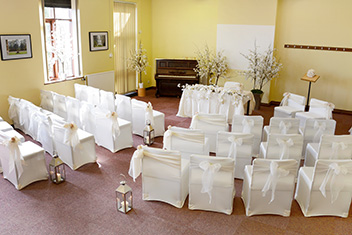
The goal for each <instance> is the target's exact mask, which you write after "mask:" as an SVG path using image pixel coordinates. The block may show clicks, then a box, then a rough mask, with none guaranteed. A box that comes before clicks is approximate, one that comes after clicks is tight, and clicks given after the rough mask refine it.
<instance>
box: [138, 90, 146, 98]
mask: <svg viewBox="0 0 352 235" xmlns="http://www.w3.org/2000/svg"><path fill="white" fill-rule="evenodd" d="M138 96H139V97H144V96H145V88H138Z"/></svg>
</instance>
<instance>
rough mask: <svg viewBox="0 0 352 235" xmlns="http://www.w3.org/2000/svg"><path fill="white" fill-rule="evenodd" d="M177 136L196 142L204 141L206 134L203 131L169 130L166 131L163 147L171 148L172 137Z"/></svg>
mask: <svg viewBox="0 0 352 235" xmlns="http://www.w3.org/2000/svg"><path fill="white" fill-rule="evenodd" d="M173 135H174V136H176V137H178V138H180V139H183V140H187V141H190V142H194V143H199V144H201V143H204V134H202V133H183V132H175V131H172V130H167V131H165V133H164V139H163V144H164V146H163V148H164V149H168V150H171V137H172V136H173Z"/></svg>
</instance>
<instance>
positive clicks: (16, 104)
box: [7, 96, 22, 129]
mask: <svg viewBox="0 0 352 235" xmlns="http://www.w3.org/2000/svg"><path fill="white" fill-rule="evenodd" d="M7 100H8V102H9V111H8V115H9V118H10V119H11V120H12V122H13V125H14V127H15V128H17V129H22V126H21V125H20V120H19V118H20V102H21V99H20V98H15V97H12V96H9V97H8V99H7Z"/></svg>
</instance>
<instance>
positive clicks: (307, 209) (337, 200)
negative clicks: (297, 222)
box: [295, 160, 352, 218]
mask: <svg viewBox="0 0 352 235" xmlns="http://www.w3.org/2000/svg"><path fill="white" fill-rule="evenodd" d="M351 186H352V161H351V160H317V161H316V164H315V167H301V168H300V170H299V174H298V181H297V188H296V194H295V199H296V201H297V202H298V204H299V206H300V207H301V210H302V212H303V214H304V216H306V217H310V216H322V215H327V216H340V217H345V218H346V217H347V216H348V212H349V209H350V205H351V198H352V187H351Z"/></svg>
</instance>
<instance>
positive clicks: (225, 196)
mask: <svg viewBox="0 0 352 235" xmlns="http://www.w3.org/2000/svg"><path fill="white" fill-rule="evenodd" d="M234 165H235V164H234V160H233V159H230V158H223V157H210V156H202V155H195V154H193V155H191V157H190V173H189V199H188V208H189V209H191V210H207V211H217V212H222V213H225V214H228V215H230V214H231V213H232V208H233V199H234V196H235V188H234V179H233V178H234V174H233V172H234Z"/></svg>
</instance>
